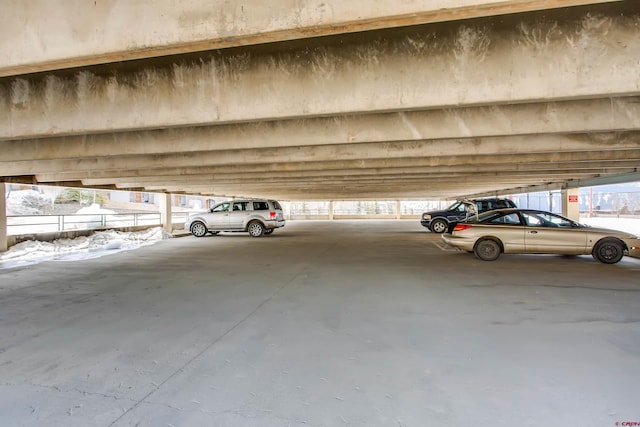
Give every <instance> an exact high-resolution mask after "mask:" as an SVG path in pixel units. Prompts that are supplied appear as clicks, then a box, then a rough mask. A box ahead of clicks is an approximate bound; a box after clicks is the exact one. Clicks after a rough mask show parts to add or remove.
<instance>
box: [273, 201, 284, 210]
mask: <svg viewBox="0 0 640 427" xmlns="http://www.w3.org/2000/svg"><path fill="white" fill-rule="evenodd" d="M271 203H272V204H273V208H274V209H278V210H282V206H280V203H278V202H277V201H276V200H272V201H271Z"/></svg>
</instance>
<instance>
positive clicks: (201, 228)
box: [189, 221, 207, 237]
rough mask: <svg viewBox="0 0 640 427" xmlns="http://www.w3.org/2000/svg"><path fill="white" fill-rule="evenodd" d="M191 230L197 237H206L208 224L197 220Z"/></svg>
mask: <svg viewBox="0 0 640 427" xmlns="http://www.w3.org/2000/svg"><path fill="white" fill-rule="evenodd" d="M189 231H191V234H193V235H194V236H196V237H204V236H205V235H206V234H207V226H206V225H205V224H204V222H202V221H196V222H194V223H193V224H191V228H190V229H189Z"/></svg>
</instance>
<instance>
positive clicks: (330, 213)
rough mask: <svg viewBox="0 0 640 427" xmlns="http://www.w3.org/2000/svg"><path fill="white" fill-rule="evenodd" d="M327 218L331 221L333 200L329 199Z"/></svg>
mask: <svg viewBox="0 0 640 427" xmlns="http://www.w3.org/2000/svg"><path fill="white" fill-rule="evenodd" d="M329 220H330V221H333V200H329Z"/></svg>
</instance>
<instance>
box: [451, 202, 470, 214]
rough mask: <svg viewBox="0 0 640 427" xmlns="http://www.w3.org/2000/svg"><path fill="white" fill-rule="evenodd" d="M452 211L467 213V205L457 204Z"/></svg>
mask: <svg viewBox="0 0 640 427" xmlns="http://www.w3.org/2000/svg"><path fill="white" fill-rule="evenodd" d="M454 211H456V212H460V213H465V212H466V211H467V205H466V204H464V203H458V206H456V207H455V208H454Z"/></svg>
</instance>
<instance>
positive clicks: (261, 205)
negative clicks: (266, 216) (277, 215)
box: [253, 202, 269, 211]
mask: <svg viewBox="0 0 640 427" xmlns="http://www.w3.org/2000/svg"><path fill="white" fill-rule="evenodd" d="M253 210H254V211H268V210H269V204H268V203H267V202H253Z"/></svg>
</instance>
